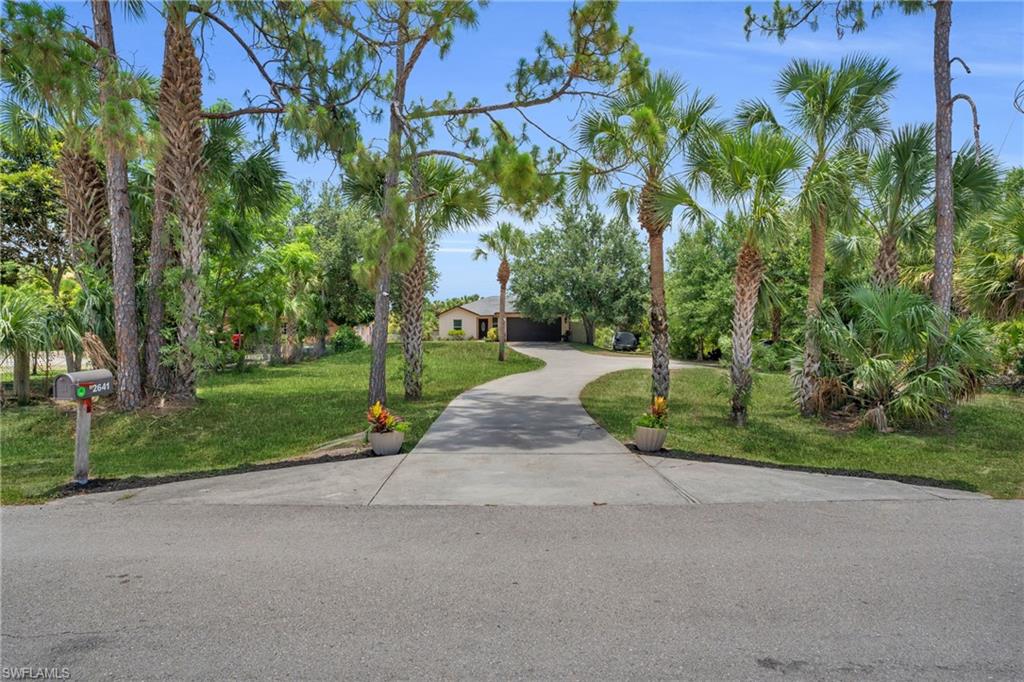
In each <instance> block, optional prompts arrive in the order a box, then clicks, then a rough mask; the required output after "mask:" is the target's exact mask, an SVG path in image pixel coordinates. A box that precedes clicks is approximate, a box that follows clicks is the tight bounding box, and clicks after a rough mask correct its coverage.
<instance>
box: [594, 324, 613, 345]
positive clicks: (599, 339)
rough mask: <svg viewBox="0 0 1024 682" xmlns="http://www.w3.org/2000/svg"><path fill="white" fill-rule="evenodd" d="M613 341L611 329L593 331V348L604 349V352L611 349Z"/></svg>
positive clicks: (604, 328)
mask: <svg viewBox="0 0 1024 682" xmlns="http://www.w3.org/2000/svg"><path fill="white" fill-rule="evenodd" d="M614 339H615V330H614V329H612V328H611V327H597V328H596V329H594V346H596V347H597V348H604V349H605V350H611V349H612V341H613V340H614Z"/></svg>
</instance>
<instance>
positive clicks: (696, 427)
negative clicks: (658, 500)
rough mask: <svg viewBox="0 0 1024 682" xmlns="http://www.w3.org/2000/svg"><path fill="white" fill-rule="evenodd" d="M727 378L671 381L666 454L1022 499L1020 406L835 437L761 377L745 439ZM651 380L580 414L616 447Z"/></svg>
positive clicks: (620, 380)
mask: <svg viewBox="0 0 1024 682" xmlns="http://www.w3.org/2000/svg"><path fill="white" fill-rule="evenodd" d="M727 381H728V377H727V375H726V374H725V373H724V372H722V371H720V370H714V369H703V368H701V369H683V370H676V371H674V372H673V373H672V392H671V398H670V400H669V410H670V412H669V414H670V431H669V437H668V441H667V443H666V445H665V447H667V448H669V449H672V450H678V451H684V452H691V453H700V454H707V455H719V456H725V457H735V458H741V459H747V460H756V461H760V462H771V463H775V464H782V465H793V466H802V467H814V468H823V469H843V470H856V471H870V472H875V473H879V474H886V475H895V476H907V477H921V478H927V479H933V480H936V481H944V482H946V483H947V484H949V485H952V486H954V487H961V488H965V489H968V490H977V491H980V492H983V493H987V494H989V495H993V496H995V497H1003V498H1014V497H1024V397H1021V396H1015V395H1010V394H1005V393H986V394H983V395H981V396H979V398H978V399H977V400H975V401H974V402H972V403H969V404H967V405H962V406H960V407H958V408H957V409H956V410H955V412H954V414H953V419H952V422H951V424H950V425H947V426H943V427H933V428H925V429H921V430H914V431H901V432H899V433H888V434H879V433H876V432H873V431H869V430H866V429H856V430H853V431H849V432H837V431H834V430H832V429H830V428H828V427H826V426H825V425H824V424H823V423H822V422H820V421H817V420H809V419H803V418H801V417H799V416H797V414H796V412H795V410H794V409H793V405H792V403H791V402H790V392H789V378H788V377H786V376H785V375H782V374H759V375H758V376H757V378H756V380H755V384H754V395H753V402H752V404H751V409H750V422H749V425H748V426H747V428H746V429H739V428H736V427H734V426H732V425H731V424H730V422H729V420H728V413H729V399H728V396H729V392H728V384H727ZM649 392H650V374H649V372H647V371H646V370H626V371H622V372H616V373H614V374H609V375H606V376H604V377H601V378H600V379H597V380H596V381H594V382H593V383H591V384H589V385H588V386H587V387H586V388H585V389H584V390H583V394H582V399H583V405H584V407H586V409H587V411H588V412H590V414H591V415H592V416H593V417H594V418H595V419H596V420H597V421H598V422H599V423H600V424H601V425H602V426H603V427H604V428H606V429H608V431H610V432H611V433H612V434H614V435H615V436H616V437H617V438H619V439H620V440H624V441H628V440H632V437H633V436H632V433H633V426H632V420H633V418H634V417H635V416H636V414H637V413H639V412H641V411H643V409H644V407H645V406H646V404H647V401H648V396H649V395H650V393H649Z"/></svg>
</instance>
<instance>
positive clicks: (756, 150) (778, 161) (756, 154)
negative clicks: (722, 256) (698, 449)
mask: <svg viewBox="0 0 1024 682" xmlns="http://www.w3.org/2000/svg"><path fill="white" fill-rule="evenodd" d="M690 156H691V164H692V173H693V175H694V177H695V179H696V181H697V183H698V184H703V185H706V186H707V187H708V188H709V189H710V190H711V193H712V196H713V197H714V198H715V199H716V200H718V201H720V202H722V203H724V204H726V205H729V206H730V207H732V208H733V209H735V210H736V211H738V213H739V215H738V216H737V217H736V220H734V221H730V222H732V224H734V225H738V226H739V227H740V230H741V234H740V235H739V241H740V245H741V246H740V252H739V255H738V257H737V260H736V271H735V275H734V278H733V282H734V285H735V293H734V298H733V317H732V369H731V371H730V378H731V380H732V385H733V395H732V418H733V421H735V422H736V423H737V424H738V425H740V426H743V425H745V424H746V421H747V405H748V403H749V399H750V392H751V388H752V385H753V379H752V375H751V360H752V354H753V348H752V340H753V332H754V319H755V313H756V310H757V305H758V299H759V295H760V290H761V280H762V277H763V275H764V259H763V257H762V253H761V249H762V245H763V244H764V243H765V242H766V241H769V240H771V239H772V238H774V237H776V236H778V235H779V234H780V233H782V232H783V231H784V229H785V227H784V219H783V209H784V207H785V199H784V197H783V192H784V191H785V189H786V187H787V185H788V184H789V183H790V182H791V181H793V180H794V179H795V174H796V173H797V171H799V170H800V169H801V168H802V167H803V164H804V157H803V154H802V153H801V151H800V149H799V148H798V146H797V143H796V141H795V140H793V139H792V138H790V137H789V136H787V135H786V134H784V133H782V132H781V131H779V130H777V129H775V128H770V127H765V128H761V129H759V130H757V131H755V130H753V129H751V128H749V127H744V128H740V129H738V130H735V131H732V132H729V133H724V134H721V135H719V136H717V138H716V139H715V140H714V141H713V142H712V143H710V144H700V145H694V146H693V147H691V155H690Z"/></svg>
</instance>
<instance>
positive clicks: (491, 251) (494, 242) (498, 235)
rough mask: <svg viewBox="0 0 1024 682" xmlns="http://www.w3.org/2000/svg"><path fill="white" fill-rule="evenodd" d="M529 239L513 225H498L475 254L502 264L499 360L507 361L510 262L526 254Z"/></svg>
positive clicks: (484, 237)
mask: <svg viewBox="0 0 1024 682" xmlns="http://www.w3.org/2000/svg"><path fill="white" fill-rule="evenodd" d="M528 246H529V239H528V238H527V236H526V233H525V232H523V231H522V230H521V229H519V228H518V227H516V226H515V225H513V224H512V223H498V226H497V227H496V228H494V229H493V230H491V231H490V232H485V233H483V234H481V235H480V246H479V247H477V249H476V251H474V252H473V260H479V259H481V258H483V259H484V260H486V259H487V257H488V256H494V257H495V258H498V259H499V260H500V261H501V262H500V264H499V265H498V285H499V286H500V287H501V294H500V296H499V298H498V360H500V361H502V362H504V360H505V337H506V330H505V292H506V289H507V287H508V278H509V275H510V274H511V268H510V267H509V260H510V259H512V258H518V257H520V256H522V255H523V254H524V253H526V249H527V247H528Z"/></svg>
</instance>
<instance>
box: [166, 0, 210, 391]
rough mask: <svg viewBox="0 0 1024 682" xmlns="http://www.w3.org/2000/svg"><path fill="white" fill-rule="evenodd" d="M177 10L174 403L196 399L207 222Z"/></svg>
mask: <svg viewBox="0 0 1024 682" xmlns="http://www.w3.org/2000/svg"><path fill="white" fill-rule="evenodd" d="M172 7H174V10H173V11H169V12H168V22H169V23H170V22H172V21H173V26H168V30H169V31H171V30H173V32H174V36H175V38H174V40H173V41H172V44H173V46H174V58H173V60H172V62H171V68H173V70H174V72H175V74H176V75H175V79H174V83H175V84H176V87H175V91H174V92H173V93H170V94H172V95H173V96H174V102H175V104H176V108H175V111H174V115H173V117H172V118H173V120H172V121H171V123H170V125H169V126H168V127H167V129H166V130H165V131H164V135H165V137H166V138H167V145H168V147H169V150H170V151H169V153H170V154H171V158H172V159H173V160H174V161H173V172H172V173H171V175H172V179H173V182H174V188H175V192H176V194H177V197H178V201H179V202H180V206H181V217H180V223H181V246H180V249H179V251H180V254H181V267H182V282H181V293H182V304H181V317H180V319H179V320H178V357H177V363H176V367H175V376H174V382H173V383H174V386H173V388H172V390H173V392H174V394H175V397H177V398H178V399H180V400H185V401H192V400H195V397H196V375H197V369H196V364H195V346H196V344H198V343H199V320H200V317H201V316H202V312H203V301H202V291H201V290H200V288H199V277H200V273H201V269H202V259H203V228H204V223H205V221H206V198H205V196H204V194H203V187H202V183H201V178H202V174H203V170H204V163H203V125H202V119H201V115H202V111H203V103H202V69H201V67H200V64H199V59H198V57H197V56H196V50H195V45H194V44H193V43H192V36H191V35H190V34H189V31H188V27H187V25H186V23H185V10H184V8H182V7H177V6H172Z"/></svg>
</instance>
